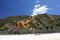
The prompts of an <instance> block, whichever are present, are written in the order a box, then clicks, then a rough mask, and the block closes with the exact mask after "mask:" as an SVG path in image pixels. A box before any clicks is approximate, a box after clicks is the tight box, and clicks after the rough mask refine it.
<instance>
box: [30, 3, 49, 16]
mask: <svg viewBox="0 0 60 40" xmlns="http://www.w3.org/2000/svg"><path fill="white" fill-rule="evenodd" d="M47 10H48V7H47V5H43V6H40V4H36V5H35V8H34V9H33V14H32V15H31V16H34V15H38V14H44V13H47Z"/></svg>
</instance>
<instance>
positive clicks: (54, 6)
mask: <svg viewBox="0 0 60 40" xmlns="http://www.w3.org/2000/svg"><path fill="white" fill-rule="evenodd" d="M42 13H48V14H53V15H60V0H0V18H4V17H7V16H16V15H32V16H33V15H37V14H42Z"/></svg>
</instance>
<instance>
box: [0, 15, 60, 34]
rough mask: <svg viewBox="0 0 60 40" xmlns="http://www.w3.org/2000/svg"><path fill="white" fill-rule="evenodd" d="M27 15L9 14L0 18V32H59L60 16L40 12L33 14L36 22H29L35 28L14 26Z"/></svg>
mask: <svg viewBox="0 0 60 40" xmlns="http://www.w3.org/2000/svg"><path fill="white" fill-rule="evenodd" d="M28 17H29V16H27V15H26V16H11V17H6V18H3V19H0V34H30V33H53V32H60V16H58V15H49V14H40V15H36V16H35V20H36V21H37V22H35V23H34V22H31V23H30V25H32V27H33V28H35V30H33V29H32V30H29V29H25V28H19V29H17V28H16V22H18V21H22V20H24V19H27V18H28Z"/></svg>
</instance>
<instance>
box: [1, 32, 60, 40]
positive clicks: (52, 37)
mask: <svg viewBox="0 0 60 40" xmlns="http://www.w3.org/2000/svg"><path fill="white" fill-rule="evenodd" d="M0 40H60V33H50V34H40V35H35V34H27V35H0Z"/></svg>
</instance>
